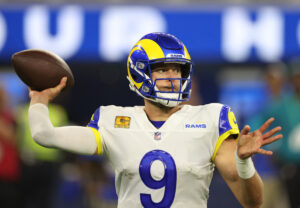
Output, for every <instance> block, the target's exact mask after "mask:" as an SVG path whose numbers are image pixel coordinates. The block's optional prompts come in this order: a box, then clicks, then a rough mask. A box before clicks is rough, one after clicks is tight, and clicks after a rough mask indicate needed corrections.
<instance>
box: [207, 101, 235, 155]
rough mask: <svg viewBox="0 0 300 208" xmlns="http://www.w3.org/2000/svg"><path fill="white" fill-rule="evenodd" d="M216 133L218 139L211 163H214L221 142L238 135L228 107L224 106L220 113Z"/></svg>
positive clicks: (232, 115)
mask: <svg viewBox="0 0 300 208" xmlns="http://www.w3.org/2000/svg"><path fill="white" fill-rule="evenodd" d="M218 131H219V137H218V140H217V143H216V146H215V150H214V154H213V157H212V161H214V159H215V156H216V154H217V152H218V150H219V148H220V146H221V144H222V143H223V141H224V140H225V139H227V138H228V137H229V136H230V135H233V136H234V137H235V138H237V137H238V135H239V133H240V131H239V127H238V125H237V121H236V118H235V116H234V113H233V112H232V111H231V109H230V107H228V106H226V105H224V106H223V107H222V108H221V111H220V116H219V125H218Z"/></svg>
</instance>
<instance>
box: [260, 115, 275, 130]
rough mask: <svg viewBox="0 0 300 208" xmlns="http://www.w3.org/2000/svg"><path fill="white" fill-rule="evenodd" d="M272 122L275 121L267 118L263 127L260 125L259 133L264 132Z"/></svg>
mask: <svg viewBox="0 0 300 208" xmlns="http://www.w3.org/2000/svg"><path fill="white" fill-rule="evenodd" d="M274 120H275V119H274V118H273V117H272V118H269V119H268V120H267V121H266V122H265V123H264V124H263V125H261V127H260V128H259V131H260V132H261V133H263V132H265V131H266V130H267V129H268V128H269V126H270V125H271V123H272V122H273V121H274Z"/></svg>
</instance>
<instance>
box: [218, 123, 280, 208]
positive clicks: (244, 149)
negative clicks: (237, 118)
mask: <svg viewBox="0 0 300 208" xmlns="http://www.w3.org/2000/svg"><path fill="white" fill-rule="evenodd" d="M273 121H274V118H270V119H269V120H268V121H266V122H265V123H264V124H263V125H262V126H261V127H260V128H259V129H257V130H256V131H253V132H250V126H248V125H246V126H245V127H244V128H243V130H242V131H241V133H240V135H239V137H238V140H237V141H236V140H235V139H234V137H233V136H229V137H228V138H227V139H226V140H224V141H223V142H222V144H221V146H220V148H219V150H218V152H217V154H216V156H215V160H214V163H215V165H216V167H217V168H218V170H219V172H220V174H221V175H222V177H223V178H224V180H225V181H226V183H227V184H228V186H229V187H230V189H231V190H232V192H233V194H234V195H235V197H236V198H237V199H238V201H239V202H240V203H241V204H242V205H243V206H244V207H260V206H261V204H262V202H263V182H262V180H261V178H260V176H259V175H258V173H257V172H256V170H255V168H254V166H253V163H252V160H251V156H252V155H254V154H264V155H272V152H271V151H267V150H264V149H262V147H263V146H264V145H267V144H270V143H272V142H275V141H276V140H278V139H281V138H282V135H281V134H278V135H275V134H276V133H278V132H279V131H280V130H281V127H276V128H273V129H272V130H270V131H268V132H266V133H264V132H265V131H266V130H267V129H268V128H269V126H270V125H271V123H272V122H273Z"/></svg>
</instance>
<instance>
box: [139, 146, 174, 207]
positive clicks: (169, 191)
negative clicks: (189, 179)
mask: <svg viewBox="0 0 300 208" xmlns="http://www.w3.org/2000/svg"><path fill="white" fill-rule="evenodd" d="M155 160H160V161H161V162H162V163H163V165H164V169H165V174H164V176H163V178H162V179H160V180H155V179H153V177H152V176H151V173H150V169H151V165H152V163H153V162H154V161H155ZM139 172H140V177H141V179H142V181H143V182H144V184H145V185H146V186H147V187H149V188H151V189H160V188H163V187H165V193H164V196H163V198H162V200H161V201H160V202H153V201H152V198H151V195H150V194H144V193H141V194H140V199H141V203H142V205H143V206H144V207H145V208H166V207H171V205H172V203H173V201H174V197H175V192H176V181H177V172H176V165H175V162H174V159H173V158H172V157H171V155H170V154H169V153H167V152H165V151H162V150H153V151H150V152H148V153H146V154H145V155H144V157H143V159H142V160H141V163H140V168H139Z"/></svg>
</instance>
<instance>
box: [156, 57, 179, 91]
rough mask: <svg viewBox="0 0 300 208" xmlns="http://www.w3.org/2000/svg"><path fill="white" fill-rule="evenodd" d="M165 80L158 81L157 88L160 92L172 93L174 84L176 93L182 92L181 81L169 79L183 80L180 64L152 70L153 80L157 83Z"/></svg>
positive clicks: (164, 65)
mask: <svg viewBox="0 0 300 208" xmlns="http://www.w3.org/2000/svg"><path fill="white" fill-rule="evenodd" d="M161 78H164V80H157V81H156V87H157V88H158V89H159V90H160V91H172V84H173V87H174V91H175V92H178V91H179V90H180V80H179V79H177V80H176V79H175V80H174V79H173V80H172V79H169V78H181V67H180V65H179V64H172V63H170V64H161V65H159V66H156V67H154V68H153V69H152V79H153V82H155V80H156V79H161Z"/></svg>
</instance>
